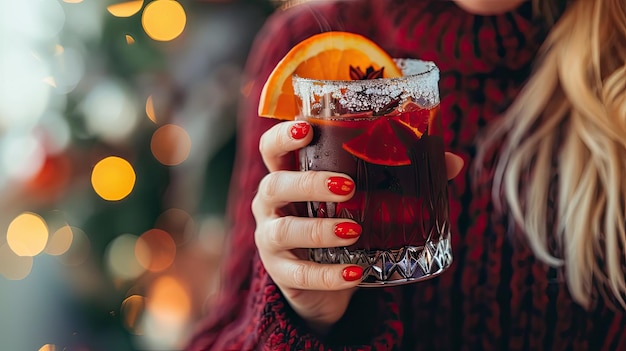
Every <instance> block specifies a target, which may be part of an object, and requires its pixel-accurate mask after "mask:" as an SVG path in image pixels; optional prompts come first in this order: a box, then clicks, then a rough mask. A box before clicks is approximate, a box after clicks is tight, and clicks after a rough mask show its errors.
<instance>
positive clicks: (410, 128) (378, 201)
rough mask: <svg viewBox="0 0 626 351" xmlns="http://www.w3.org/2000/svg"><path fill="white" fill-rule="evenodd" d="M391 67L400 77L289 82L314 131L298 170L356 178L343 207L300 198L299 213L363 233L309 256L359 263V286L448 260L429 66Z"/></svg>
mask: <svg viewBox="0 0 626 351" xmlns="http://www.w3.org/2000/svg"><path fill="white" fill-rule="evenodd" d="M396 63H397V64H398V66H399V67H400V68H401V69H402V72H403V74H404V76H403V77H399V78H375V79H367V77H365V79H359V80H349V81H330V80H315V79H307V78H302V77H297V76H295V77H293V87H294V92H295V95H296V97H297V100H298V105H299V110H300V114H299V116H298V117H297V119H299V120H305V121H307V122H309V123H310V124H311V126H312V128H313V131H314V138H313V141H312V142H311V143H310V144H309V145H308V146H307V147H305V148H303V149H301V150H299V151H298V158H299V163H300V170H302V171H309V170H313V171H320V170H324V171H333V172H341V173H345V174H347V175H349V176H350V177H352V179H354V180H355V182H356V192H355V194H354V196H353V197H352V198H351V199H350V200H349V201H346V202H343V203H332V202H309V203H307V210H308V216H310V217H340V218H350V219H353V220H355V221H357V222H358V223H359V224H361V226H362V228H363V231H362V234H361V236H360V238H359V239H358V241H357V242H356V243H355V244H354V245H352V246H349V247H334V248H322V249H311V250H310V259H311V260H313V261H315V262H320V263H347V264H357V265H360V266H361V267H363V278H362V282H361V283H360V286H364V287H375V286H389V285H398V284H405V283H409V282H417V281H421V280H425V279H428V278H431V277H434V276H436V275H438V274H440V273H441V272H443V271H444V270H445V269H446V268H448V267H449V266H450V264H451V263H452V250H451V246H450V225H449V218H448V212H449V210H448V189H447V186H448V183H447V182H448V180H447V177H446V164H445V158H444V143H443V139H442V126H441V118H440V113H439V86H438V82H439V69H438V68H437V66H436V65H435V64H434V63H432V62H426V61H420V60H414V59H399V60H397V61H396Z"/></svg>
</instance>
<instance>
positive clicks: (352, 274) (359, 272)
mask: <svg viewBox="0 0 626 351" xmlns="http://www.w3.org/2000/svg"><path fill="white" fill-rule="evenodd" d="M341 276H342V277H343V279H344V280H345V281H348V282H353V281H355V280H357V279H361V277H362V276H363V268H361V267H360V266H350V267H346V268H344V269H343V271H342V272H341Z"/></svg>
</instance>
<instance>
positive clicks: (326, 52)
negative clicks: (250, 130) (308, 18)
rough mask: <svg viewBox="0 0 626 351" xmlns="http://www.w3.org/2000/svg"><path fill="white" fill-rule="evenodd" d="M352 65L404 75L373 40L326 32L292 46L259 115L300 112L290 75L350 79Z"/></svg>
mask: <svg viewBox="0 0 626 351" xmlns="http://www.w3.org/2000/svg"><path fill="white" fill-rule="evenodd" d="M350 66H353V67H360V68H361V69H366V68H368V67H370V66H371V67H372V68H373V69H374V70H380V69H381V68H383V67H384V71H383V74H384V75H383V78H395V77H401V76H402V72H401V71H400V69H399V68H398V66H397V65H396V63H395V62H394V61H393V59H392V58H391V56H389V54H387V53H386V52H385V51H384V50H383V49H381V48H380V47H379V46H378V45H377V44H376V43H374V42H372V41H371V40H369V39H367V38H365V37H363V36H361V35H358V34H354V33H347V32H325V33H321V34H317V35H314V36H312V37H310V38H308V39H306V40H304V41H302V42H300V43H299V44H297V45H296V46H294V47H293V49H291V50H290V51H289V52H288V53H287V55H286V56H285V57H283V59H282V60H281V61H280V62H279V63H278V65H277V66H276V67H275V68H274V70H273V71H272V73H271V74H270V76H269V78H268V79H267V81H266V82H265V85H264V86H263V91H262V93H261V100H260V102H259V115H260V116H263V117H272V118H277V119H284V120H293V119H294V118H295V116H296V115H297V114H298V108H297V105H296V98H295V96H294V91H293V86H292V82H291V77H292V76H293V75H294V74H296V75H298V76H300V77H304V78H311V79H324V80H350V78H351V77H350Z"/></svg>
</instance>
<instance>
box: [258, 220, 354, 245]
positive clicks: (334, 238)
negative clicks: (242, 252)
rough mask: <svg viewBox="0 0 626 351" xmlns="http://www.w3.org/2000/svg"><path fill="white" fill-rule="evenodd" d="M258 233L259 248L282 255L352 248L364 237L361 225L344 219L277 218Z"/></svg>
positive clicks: (268, 222)
mask: <svg viewBox="0 0 626 351" xmlns="http://www.w3.org/2000/svg"><path fill="white" fill-rule="evenodd" d="M261 226H262V227H261V228H259V229H258V230H257V232H256V233H255V241H256V244H257V246H258V247H259V249H261V250H264V251H268V252H274V253H277V252H281V251H286V250H292V249H298V248H322V247H340V246H349V245H352V244H354V243H355V242H356V240H357V239H358V237H359V236H360V235H361V226H360V225H359V224H357V223H356V222H354V221H351V220H348V219H343V218H336V219H335V218H332V219H331V218H302V217H291V216H287V217H277V218H275V219H272V220H269V221H266V222H264V223H263V224H261Z"/></svg>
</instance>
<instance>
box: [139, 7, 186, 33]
mask: <svg viewBox="0 0 626 351" xmlns="http://www.w3.org/2000/svg"><path fill="white" fill-rule="evenodd" d="M186 22H187V14H186V13H185V9H184V8H183V7H182V6H181V4H180V3H178V1H175V0H155V1H152V2H150V3H149V4H148V5H146V8H145V9H144V10H143V15H142V17H141V24H142V25H143V29H144V31H145V32H146V34H148V36H149V37H150V38H152V39H154V40H157V41H170V40H174V39H176V38H177V37H178V36H179V35H180V34H181V33H182V32H183V30H185V24H186Z"/></svg>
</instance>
